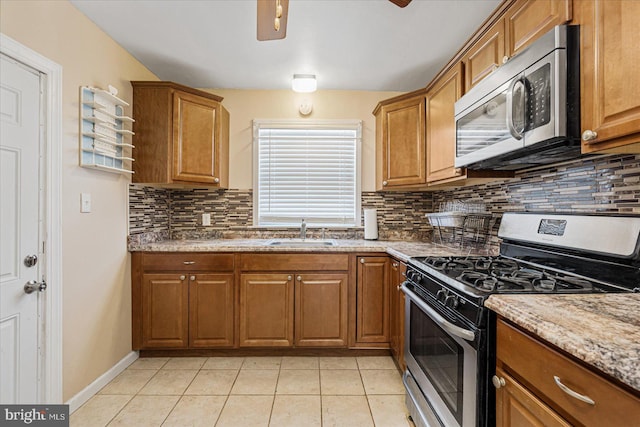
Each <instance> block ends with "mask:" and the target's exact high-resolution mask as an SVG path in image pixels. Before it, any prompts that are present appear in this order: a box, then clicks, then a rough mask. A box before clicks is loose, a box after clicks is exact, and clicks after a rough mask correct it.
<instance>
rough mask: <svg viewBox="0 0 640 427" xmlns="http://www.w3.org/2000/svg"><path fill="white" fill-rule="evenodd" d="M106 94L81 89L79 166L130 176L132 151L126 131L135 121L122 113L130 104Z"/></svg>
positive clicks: (96, 89)
mask: <svg viewBox="0 0 640 427" xmlns="http://www.w3.org/2000/svg"><path fill="white" fill-rule="evenodd" d="M110 89H111V90H112V91H111V92H110V91H106V90H104V89H98V88H94V87H90V86H81V87H80V166H82V167H87V168H94V169H100V170H105V171H109V172H116V173H123V174H133V171H132V162H133V161H134V159H133V153H132V151H133V149H134V148H135V147H134V146H133V145H132V144H131V136H133V135H134V133H133V132H132V131H131V130H130V129H128V128H127V126H131V124H132V123H133V122H134V121H135V120H134V119H133V118H131V117H129V116H126V115H125V114H124V107H128V106H129V103H128V102H126V101H124V100H122V99H120V98H118V97H117V96H116V93H113V92H115V89H113V88H111V86H110Z"/></svg>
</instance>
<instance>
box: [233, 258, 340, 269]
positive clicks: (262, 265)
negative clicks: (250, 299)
mask: <svg viewBox="0 0 640 427" xmlns="http://www.w3.org/2000/svg"><path fill="white" fill-rule="evenodd" d="M240 269H241V270H242V271H289V272H291V271H346V270H348V269H349V255H346V254H344V255H343V254H327V255H318V254H295V255H294V254H242V256H241V257H240Z"/></svg>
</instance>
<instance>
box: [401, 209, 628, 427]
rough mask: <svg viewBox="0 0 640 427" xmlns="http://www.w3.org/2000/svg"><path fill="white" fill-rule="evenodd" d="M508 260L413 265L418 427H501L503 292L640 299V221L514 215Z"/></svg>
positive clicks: (409, 289)
mask: <svg viewBox="0 0 640 427" xmlns="http://www.w3.org/2000/svg"><path fill="white" fill-rule="evenodd" d="M498 235H499V237H501V238H502V244H501V247H500V255H498V256H490V257H474V256H468V257H428V256H427V257H419V258H412V259H411V260H410V261H409V266H408V269H407V274H406V275H407V280H406V281H405V282H404V283H403V284H402V287H401V289H402V290H403V292H404V293H405V294H406V296H407V304H406V313H405V316H406V318H405V319H406V320H405V328H406V329H405V335H406V336H405V358H406V363H407V370H406V372H405V374H404V377H403V381H404V384H405V388H406V391H407V399H406V400H407V407H408V408H409V411H410V414H411V416H412V418H413V421H414V422H415V424H416V425H417V426H446V427H453V426H463V427H467V426H492V425H495V390H494V388H493V386H492V384H491V378H492V376H493V375H494V373H495V336H494V335H495V316H494V314H493V313H492V312H491V311H490V310H488V309H487V308H485V307H484V301H485V300H486V299H487V298H488V297H489V295H491V294H495V293H532V294H533V293H535V294H548V295H549V297H551V298H552V297H553V294H559V293H562V294H564V293H598V292H640V217H638V216H603V215H558V214H541V213H506V214H504V215H503V218H502V222H501V224H500V230H499V232H498Z"/></svg>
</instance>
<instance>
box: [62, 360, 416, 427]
mask: <svg viewBox="0 0 640 427" xmlns="http://www.w3.org/2000/svg"><path fill="white" fill-rule="evenodd" d="M106 425H109V426H127V427H133V426H135V427H144V426H176V427H187V426H194V427H195V426H216V427H260V426H265V427H266V426H272V427H276V426H277V427H289V426H291V427H341V426H344V427H360V426H363V427H364V426H367V427H372V426H376V427H407V426H409V422H408V421H407V409H406V407H405V404H404V387H403V385H402V380H401V377H400V373H399V372H398V370H397V369H396V366H395V364H394V362H393V360H392V359H391V358H390V357H386V356H382V357H209V358H207V357H181V358H144V359H138V360H137V361H136V362H134V363H133V364H132V365H131V366H129V368H127V370H125V371H124V372H123V373H121V374H120V375H119V376H118V377H116V378H115V379H114V380H113V381H111V382H110V383H109V384H107V385H106V386H105V387H104V388H103V389H102V390H100V392H99V393H98V394H96V395H95V396H93V397H92V398H91V399H90V400H89V401H88V402H87V403H85V404H84V405H83V406H82V407H81V408H79V409H78V410H77V411H76V412H74V413H73V414H72V415H71V426H72V427H82V426H88V427H99V426H106Z"/></svg>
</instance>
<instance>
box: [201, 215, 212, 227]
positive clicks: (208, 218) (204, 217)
mask: <svg viewBox="0 0 640 427" xmlns="http://www.w3.org/2000/svg"><path fill="white" fill-rule="evenodd" d="M202 225H211V214H210V213H203V214H202Z"/></svg>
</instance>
